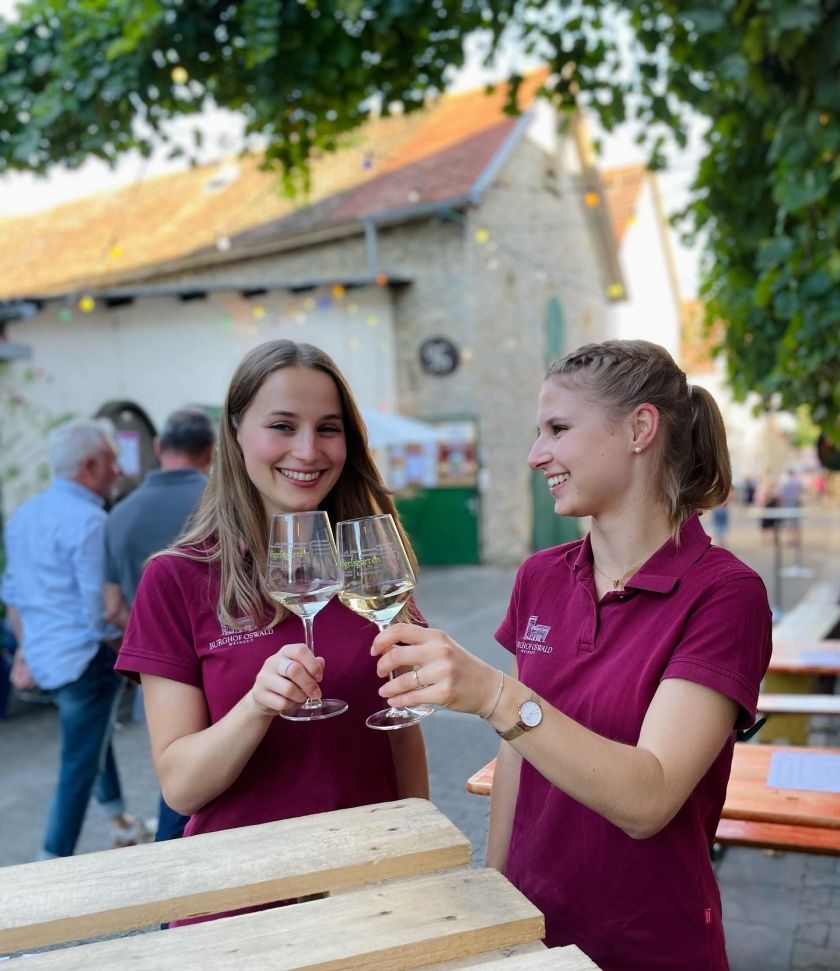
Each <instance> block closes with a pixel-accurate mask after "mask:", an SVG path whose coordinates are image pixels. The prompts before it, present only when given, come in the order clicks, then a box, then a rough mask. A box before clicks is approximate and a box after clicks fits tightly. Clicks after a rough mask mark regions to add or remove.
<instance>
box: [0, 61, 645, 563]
mask: <svg viewBox="0 0 840 971" xmlns="http://www.w3.org/2000/svg"><path fill="white" fill-rule="evenodd" d="M540 80H541V75H539V74H537V75H534V76H532V77H530V78H528V79H527V81H526V84H525V85H524V86H523V91H522V98H521V99H520V107H522V108H524V112H523V113H522V114H521V115H519V116H517V117H511V116H509V115H506V114H505V113H504V111H503V104H504V94H505V92H504V89H503V88H498V89H496V90H495V91H494V92H493V93H492V94H490V95H487V94H485V92H484V91H483V89H482V90H481V91H475V92H468V93H464V94H458V95H447V96H444V97H442V98H440V99H439V100H438V101H436V102H434V103H432V104H430V105H429V106H428V107H427V108H425V109H424V110H422V111H420V112H416V113H412V114H408V115H397V116H390V117H384V118H377V119H374V120H372V121H370V122H369V123H368V124H367V125H366V126H365V128H364V129H362V130H361V131H360V132H359V133H357V134H356V135H354V136H352V137H351V138H350V139H348V143H347V145H346V146H345V147H344V148H343V149H341V150H340V151H339V152H338V153H336V154H335V155H333V156H329V157H325V158H321V159H317V160H316V161H315V163H314V164H313V168H312V179H311V189H310V192H309V195H308V196H307V198H306V200H305V202H304V203H301V202H297V203H296V204H293V203H292V202H291V201H290V200H289V199H288V198H286V197H284V196H283V195H282V193H281V192H280V190H279V189H278V179H277V176H276V174H271V173H266V172H263V171H261V170H260V169H259V167H258V162H259V160H258V159H255V158H251V157H244V158H241V159H238V160H229V161H226V162H223V163H220V164H219V165H216V166H210V167H204V168H200V169H195V170H190V171H187V172H182V173H178V174H175V175H168V176H163V177H160V178H156V179H150V180H147V181H144V182H140V183H137V184H135V185H133V186H128V187H126V188H123V189H119V190H116V191H110V192H107V193H103V194H100V195H97V196H93V197H90V198H88V199H83V200H78V201H76V202H73V203H69V204H67V205H63V206H59V207H56V208H55V209H51V210H49V211H47V212H44V213H38V214H35V215H31V216H27V217H21V218H17V219H10V220H4V221H3V222H2V223H0V308H4V310H5V314H4V317H0V321H2V320H3V319H5V337H6V339H7V340H8V341H10V342H12V343H13V344H14V346H15V347H16V348H20V347H25V348H28V349H29V350H30V352H31V356H30V358H29V359H28V360H23V359H15V360H13V361H11V362H10V363H9V364H8V365H6V367H5V368H4V369H3V370H0V396H2V400H3V402H4V420H3V431H2V436H3V440H4V441H3V442H0V448H2V447H4V445H5V454H4V456H3V463H4V466H5V476H4V479H3V493H2V501H3V506H4V511H5V512H6V513H8V512H9V511H10V509H11V507H13V506H14V505H15V504H16V503H17V502H18V501H20V499H22V498H23V496H24V495H25V494H26V493H27V492H28V491H31V489H32V488H33V487H34V485H35V470H36V469H37V468H38V465H39V461H40V459H41V449H42V442H41V438H42V434H41V432H42V428H43V425H44V424H45V423H46V422H48V421H49V420H50V419H52V418H53V417H55V416H57V415H59V414H64V413H68V412H72V413H77V414H91V413H95V412H98V411H100V410H101V409H102V407H103V406H104V405H109V404H110V408H111V411H112V412H113V411H114V409H115V408H116V411H117V413H120V408H121V407H122V406H123V405H125V404H126V403H130V404H131V406H137V409H138V410H139V411H143V412H145V413H146V414H148V415H149V416H150V418H151V421H152V423H153V424H160V422H161V420H162V418H163V417H164V416H165V415H166V414H167V413H168V412H169V411H170V410H172V409H173V408H175V407H178V406H181V405H184V404H186V403H192V404H199V405H203V406H206V407H208V408H211V409H213V408H218V406H219V405H220V403H221V401H222V398H223V396H224V392H225V389H226V386H227V383H228V380H229V378H230V375H231V373H232V371H233V369H234V367H235V365H236V363H237V362H238V360H239V359H240V358H241V356H242V355H243V354H244V353H245V351H247V350H248V349H250V348H251V347H252V346H254V345H256V344H259V343H261V342H263V341H265V340H268V339H271V338H274V337H290V338H293V339H295V340H300V341H309V342H311V343H314V344H317V345H319V346H321V347H323V348H324V349H325V350H327V351H328V352H329V353H330V354H331V355H332V356H333V357H334V358H335V359H336V361H337V363H338V364H339V366H340V367H341V368H342V370H343V371H344V372H345V374H346V375H347V377H348V379H349V381H350V384H351V386H352V387H353V389H354V392H355V394H356V395H357V397H358V399H359V402H360V404H361V405H362V407H363V409H366V410H367V411H368V412H369V413H370V412H376V413H383V414H388V413H392V414H399V415H403V416H409V417H412V418H415V419H421V420H424V421H430V422H432V423H433V424H434V425H435V427H438V428H439V430H440V435H441V439H442V441H441V449H442V452H441V455H443V453H444V452H445V450H446V449H447V448H449V453H448V454H449V455H450V457H453V456H456V457H457V458H458V461H459V462H460V465H459V467H458V469H457V470H456V473H455V474H454V475H453V474H451V469H450V470H448V471H446V470H444V471H443V472H442V473H441V481H439V482H438V483H437V486H436V490H437V491H438V492H442V490H443V489H445V488H449V489H450V490H452V489H455V488H456V487H457V488H460V489H461V490H462V492H461V493H459V494H458V502H457V503H455V504H454V505H453V504H452V502H450V503H449V505H446V503H444V504H443V505H439V506H434V504H433V505H431V506H429V505H428V504H426V505H423V504H422V503H421V504H420V505H418V494H419V493H421V492H422V491H423V490H422V489H420V486H421V485H422V483H421V482H420V481H419V480H416V479H415V480H412V477H411V475H410V474H409V475H407V474H406V470H407V469H409V467H410V466H411V458H412V456H411V455H408V456H406V455H402V456H397V459H398V461H396V465H399V466H400V468H399V469H397V472H398V473H399V475H398V479H399V481H398V482H397V486H398V487H402V486H406V487H410V486H412V482H413V483H414V486H415V488H414V489H413V490H411V489H409V490H408V491H407V492H406V494H405V496H404V497H402V498H403V499H404V505H405V509H406V511H407V512H406V515H407V516H408V520H409V527H410V528H411V526H412V523H414V524H415V525H416V528H417V529H418V530H419V531H426V533H427V534H428V535H431V533H430V532H429V531H430V530H434V529H437V530H438V531H441V532H442V535H443V537H444V539H443V540H442V541H441V542H443V543H444V545H445V543H446V534H447V533H449V534H451V535H454V533H453V531H457V530H456V526H457V524H458V521H460V520H464V522H466V526H465V528H466V529H467V531H468V532H469V530H470V529H474V531H475V542H474V547H475V549H474V551H473V552H471V553H469V554H463V555H462V561H463V559H464V558H466V560H467V561H469V559H470V558H474V559H475V560H478V559H480V560H481V561H483V562H491V563H509V562H515V561H518V560H521V559H522V558H523V557H524V556H525V555H527V553H528V552H529V551H530V550H531V549H533V548H534V547H535V546H543V545H548V544H549V543H550V542H553V541H556V540H557V539H558V538H562V536H561V535H560V534H558V532H557V528H558V524H557V523H555V522H553V519H554V517H552V516H551V511H550V506H551V504H550V498H549V497H548V494H547V491H546V490H545V487H544V484H543V483H542V482H541V481H537V480H535V479H534V477H533V475H532V473H531V472H530V471H529V470H528V469H527V467H526V464H525V457H526V454H527V451H528V448H529V443H530V441H531V439H532V437H533V427H534V415H535V401H536V395H537V391H538V388H539V385H540V383H541V378H542V374H543V371H544V367H545V364H546V361H547V360H550V359H553V358H554V357H556V356H558V355H559V354H561V353H562V352H563V351H564V350H567V349H569V348H572V347H574V346H576V345H578V344H580V343H583V342H587V341H591V340H599V339H602V338H603V337H604V336H605V335H606V333H607V325H606V320H607V313H608V309H609V306H610V303H611V301H614V300H619V299H621V297H622V295H623V294H624V292H625V290H626V282H625V280H624V279H623V276H622V272H621V267H620V264H619V260H618V257H617V251H616V246H615V239H614V236H613V233H612V229H611V225H610V218H609V212H608V211H607V206H606V205H605V196H604V189H603V185H602V183H601V180H600V178H599V176H598V173H597V171H596V169H595V168H594V165H593V163H592V159H591V150H590V147H589V145H588V143H587V140H586V135H585V131H584V130H583V126H582V124H581V122H580V120H579V119H572V122H571V124H570V126H569V127H568V128H567V129H566V130H565V131H564V132H562V133H561V132H560V131H559V130H558V125H557V119H556V117H555V116H554V114H553V112H552V111H551V110H550V109H549V107H548V106H547V105H545V104H543V103H542V102H541V101H540V100H539V98H538V97H537V94H538V88H539V83H540ZM16 308H17V309H16ZM17 310H19V311H20V312H19V313H18V312H17ZM639 336H644V334H643V333H640V334H639ZM33 415H34V416H37V417H33ZM39 423H40V424H39ZM453 442H454V446H457V447H452V446H453ZM391 458H392V459H394V456H391ZM453 461H454V459H453ZM444 464H445V463H444ZM447 476H449V479H447ZM541 478H542V477H541V476H540V477H539V479H540V480H541ZM426 491H427V492H433V491H435V489H429V490H426ZM447 495H448V496H449V497H451V496H453V495H455V493H454V492H452V491H450V492H449V493H447ZM458 503H460V504H461V505H463V509H462V508H461V505H458ZM547 503H548V505H547ZM421 506H422V508H421ZM433 509H438V510H439V511H440V515H438V516H430V515H429V512H430V510H433ZM438 520H444V521H443V522H441V521H438ZM467 520H468V522H467ZM464 522H461V525H462V526H463V525H464ZM470 523H472V526H471V525H470ZM560 526H561V527H562V524H560ZM420 547H421V553H422V550H423V543H421V544H420ZM446 558H447V557H446V555H445V554H444V555H443V557H442V559H441V556H440V554H439V552H438V553H435V552H434V551H432V550H431V548H430V549H429V550H428V551H427V560H428V561H431V562H435V561H437V562H443V561H446Z"/></svg>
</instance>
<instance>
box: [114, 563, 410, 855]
mask: <svg viewBox="0 0 840 971" xmlns="http://www.w3.org/2000/svg"><path fill="white" fill-rule="evenodd" d="M218 595H219V571H218V566H216V565H209V564H207V563H197V562H195V561H194V560H188V559H184V558H182V557H178V556H162V557H158V558H157V559H154V560H152V561H151V562H150V563H149V565H148V566H147V567H146V569H145V571H144V572H143V577H142V579H141V581H140V586H139V588H138V591H137V599H136V600H135V602H134V606H133V608H132V611H131V617H130V619H129V623H128V628H127V630H126V632H125V638H124V639H123V643H122V647H121V648H120V654H119V658H118V660H117V665H116V666H117V669H118V670H120V671H124V672H128V673H141V674H154V675H158V676H160V677H163V678H169V679H171V680H172V681H181V682H183V683H184V684H189V685H193V686H194V687H196V688H199V689H201V691H202V692H203V693H204V697H205V700H206V702H207V711H208V717H209V721H210V723H211V724H214V723H215V722H217V721H219V719H221V718H222V717H224V715H226V714H227V713H228V712H229V711H230V709H231V708H233V706H234V705H235V704H237V702H239V701H240V700H241V699H242V698H243V697H244V696H245V694H247V692H248V691H250V690H251V688H252V687H253V684H254V679H255V678H256V676H257V673H258V672H259V670H260V668H261V667H262V665H263V663H264V662H265V660H266V659H267V658H269V657H270V656H271V655H272V654H275V653H276V652H277V651H279V650H280V648H281V647H282V646H283V645H284V644H290V643H298V642H302V641H303V639H304V636H303V623H302V621H301V620H300V619H299V618H298V617H295V616H294V615H292V614H289V615H288V616H287V617H286V618H285V619H284V620H283V621H281V623H280V624H278V625H277V626H276V627H275V628H273V629H271V630H269V629H267V628H260V627H257V628H251V629H239V630H233V629H231V628H230V627H228V626H227V625H226V624H224V623H223V622H222V621H221V620H220V619H219V616H218V611H217V606H216V605H217V600H218ZM376 633H377V629H376V626H375V625H374V624H371V623H370V622H368V621H366V620H364V619H363V618H361V617H359V616H358V615H357V614H354V613H353V612H352V611H350V610H348V609H347V608H346V607H344V606H343V605H342V604H340V603H339V601H338V599H337V598H334V599H333V600H331V601H330V602H329V603H328V604H327V606H326V607H324V608H323V609H322V610H321V611H320V613H319V614H318V616H317V617H316V618H315V624H314V640H315V652H316V654H318V655H319V656H321V657H323V658H325V660H326V666H325V670H324V679H323V681H322V682H321V691H322V694H323V696H324V697H325V698H342V699H344V700H345V701H347V702H348V703H349V705H350V707H349V709H348V711H346V712H345V713H344V714H343V715H339V716H338V717H336V718H328V719H326V720H324V721H313V722H293V721H288V720H287V719H285V718H275V719H274V720H273V721H272V722H271V725H270V726H269V728H268V731H267V732H266V734H265V736H264V738H263V740H262V741H261V742H260V744H259V745H258V746H257V748H256V751H255V752H254V754H253V755H252V756H251V758H250V759H249V760H248V762H247V764H246V765H245V767H244V768H243V770H242V772H241V773H240V775H239V777H238V778H237V779H236V781H235V782H234V783H233V784H232V785H231V786H230V788H229V789H227V790H226V791H225V792H223V793H222V794H221V795H219V796H217V797H216V798H215V799H213V800H212V801H211V802H209V803H208V804H207V805H206V806H202V808H201V809H199V810H198V812H196V813H195V814H194V815H193V816H192V817H191V818H190V821H189V822H188V823H187V828H186V831H185V835H187V836H192V835H193V834H195V833H207V832H214V831H216V830H222V829H233V828H235V827H237V826H249V825H252V824H255V823H264V822H270V821H272V820H276V819H288V818H291V817H293V816H306V815H309V814H310V813H320V812H327V811H329V810H333V809H347V808H350V807H352V806H363V805H367V804H368V803H373V802H387V801H388V800H391V799H396V798H397V797H398V792H397V778H396V769H395V766H394V759H393V756H392V754H391V744H390V740H389V739H388V733H387V732H372V731H371V730H370V729H369V728H368V727H367V726H366V725H365V719H366V718H367V716H368V715H370V714H371V713H372V712H374V711H377V710H378V709H379V708H381V707H382V699H381V698H380V697H379V693H378V689H379V687H380V685H381V684H382V679H381V678H379V677H378V675H377V673H376V664H375V659H374V658H372V657H371V656H370V645H371V642H372V641H373V638H374V637H375V636H376Z"/></svg>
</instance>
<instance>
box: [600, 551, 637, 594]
mask: <svg viewBox="0 0 840 971" xmlns="http://www.w3.org/2000/svg"><path fill="white" fill-rule="evenodd" d="M645 560H647V557H644V559H641V560H639V562H638V563H634V564H633V566H631V567H630V568H629V569H627V570H625V571H624V573H622V574H621V576H620V577H611V576H610V575H609V574H607V573H604V571H603V570H602V569H601V567H600V566H598V564H597V563H596V562H595V558H594V557H593V558H592V565H593V566H594V567H595V570H596V571H597V572H598V573H600V574H601V576H602V577H603V578H604V579H605V580H609V581H610V584H611V585H612V588H613V590H623V589H624V583H625V581H626V580H629V579H630V577H632V576H633V574H634V573H635V572H636V570H638V569H639V567H640V566H641V565H642V564H643V563H644V562H645Z"/></svg>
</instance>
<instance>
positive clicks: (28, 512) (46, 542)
mask: <svg viewBox="0 0 840 971" xmlns="http://www.w3.org/2000/svg"><path fill="white" fill-rule="evenodd" d="M103 506H104V500H103V499H102V498H101V497H100V496H98V495H97V494H96V493H95V492H92V491H91V490H90V489H87V488H85V487H84V486H82V485H79V483H77V482H72V481H70V480H69V479H63V478H60V477H58V476H57V477H56V478H54V479H53V481H52V482H51V483H50V485H49V486H48V487H47V488H46V489H45V490H44V491H43V492H41V493H39V494H38V495H36V496H33V497H32V498H31V499H28V500H27V501H26V502H24V503H23V504H22V505H21V506H19V507H18V508H17V509H16V510H15V512H14V514H13V515H12V517H11V519H9V522H8V524H7V525H6V537H5V538H6V557H7V559H6V571H5V573H4V575H3V587H2V593H1V594H0V595H1V596H2V598H3V600H4V601H5V602H6V603H7V604H11V605H12V606H13V607H14V608H15V609H16V610H17V612H18V613H19V614H20V621H21V626H22V628H23V645H22V646H23V652H24V655H25V657H26V663H27V664H28V665H29V670H30V671H31V672H32V677H33V678H34V679H35V681H36V682H37V683H38V685H39V686H40V687H42V688H44V689H46V690H51V689H53V688H60V687H61V686H62V685H65V684H70V682H72V681H76V680H77V679H78V678H79V677H81V675H82V673H83V672H84V670H85V668H86V667H87V666H88V664H89V663H90V661H91V659H92V658H93V657H94V655H95V654H96V652H97V651H98V650H99V642H100V641H101V640H104V639H107V638H111V637H115V636H118V635H119V631H118V630H117V629H116V628H115V627H111V626H110V625H109V624H107V623H106V622H105V618H104V604H103V600H102V579H103V576H104V569H105V521H106V519H107V514H106V513H105V510H104V509H103Z"/></svg>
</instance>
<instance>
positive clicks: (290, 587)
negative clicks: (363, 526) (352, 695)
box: [267, 511, 347, 721]
mask: <svg viewBox="0 0 840 971" xmlns="http://www.w3.org/2000/svg"><path fill="white" fill-rule="evenodd" d="M267 586H268V592H269V595H270V596H271V598H272V599H273V600H276V601H277V602H278V603H279V604H282V605H283V606H284V607H285V608H286V609H287V610H290V611H291V612H292V613H293V614H297V616H298V617H300V618H301V620H302V621H303V630H304V636H305V639H306V646H307V648H309V650H310V651H311V652H312V653H313V654H314V647H313V639H312V622H313V619H314V617H315V615H316V614H317V613H318V611H319V610H321V609H322V608H323V607H325V606H326V605H327V602H328V601H329V600H330V599H331V598H332V597H333V596H334V595H335V593H336V592H337V591H338V560H337V556H336V549H335V542H334V540H333V535H332V530H331V529H330V521H329V517H328V516H327V514H326V513H325V512H320V511H317V512H296V513H282V514H278V515H275V516H272V518H271V534H270V536H269V542H268V570H267ZM280 674H284V675H285V671H282V670H281V671H280ZM345 711H347V702H346V701H340V700H339V699H337V698H322V699H315V698H310V699H308V700H307V701H306V702H304V704H302V705H301V706H300V708H298V710H297V711H295V712H288V713H285V712H280V717H281V718H288V719H289V720H290V721H316V720H318V719H323V718H332V717H333V716H334V715H340V714H342V712H345Z"/></svg>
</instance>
